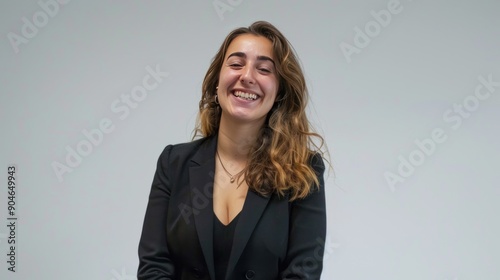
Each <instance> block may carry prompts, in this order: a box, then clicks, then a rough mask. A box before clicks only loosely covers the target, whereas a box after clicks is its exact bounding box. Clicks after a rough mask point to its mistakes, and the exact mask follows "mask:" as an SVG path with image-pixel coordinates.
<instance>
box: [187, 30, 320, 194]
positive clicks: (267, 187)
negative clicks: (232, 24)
mask: <svg viewBox="0 0 500 280" xmlns="http://www.w3.org/2000/svg"><path fill="white" fill-rule="evenodd" d="M243 34H253V35H257V36H263V37H265V38H267V39H269V40H270V41H271V42H272V46H273V54H274V58H275V67H276V72H277V76H278V83H279V86H278V92H277V96H276V102H275V104H274V106H273V107H272V108H271V110H270V112H269V113H268V115H267V118H266V122H265V124H264V126H263V127H262V129H261V130H260V132H259V135H256V137H255V139H251V142H252V143H253V145H252V147H251V148H250V152H249V160H248V165H247V168H246V169H245V172H244V178H245V180H246V183H247V184H248V186H249V187H250V188H251V189H252V190H254V191H255V192H257V193H259V194H261V195H263V196H267V195H270V194H272V193H277V194H278V195H280V196H284V195H285V194H288V195H289V200H290V201H293V200H295V199H298V198H304V197H305V196H307V195H308V194H309V193H310V192H311V191H312V189H313V188H316V187H318V186H319V181H318V177H317V175H316V174H315V172H314V169H313V168H312V166H311V159H312V157H313V156H314V155H315V154H316V153H318V152H319V153H320V154H321V155H322V154H323V153H322V152H321V148H322V146H323V144H324V140H323V138H322V137H321V136H320V135H319V134H317V133H315V132H313V131H312V130H311V125H310V123H309V121H308V119H307V116H306V111H305V109H306V105H307V101H308V96H309V94H308V91H307V86H306V82H305V78H304V74H303V72H302V69H301V66H300V64H299V61H298V59H297V56H296V54H295V51H294V49H293V47H292V46H291V44H290V42H289V41H288V40H287V39H286V38H285V36H283V34H282V33H281V32H280V31H279V30H278V29H277V28H276V27H274V26H273V25H272V24H270V23H268V22H265V21H257V22H255V23H253V24H252V25H250V26H249V27H248V28H247V27H241V28H237V29H235V30H233V31H232V32H230V33H229V34H228V35H227V37H226V38H225V39H224V42H223V43H222V45H221V46H220V48H219V50H218V52H217V54H216V55H215V57H214V58H213V61H212V63H211V64H210V67H209V68H208V71H207V73H206V75H205V78H204V80H203V85H202V97H201V100H200V103H199V114H198V118H197V124H196V128H195V133H194V137H193V139H194V138H196V137H197V136H202V137H209V136H213V135H215V134H216V133H217V132H218V129H219V124H220V119H221V113H222V110H221V108H220V107H219V105H218V104H217V103H216V102H215V95H216V87H217V85H218V83H219V75H220V71H221V68H222V65H223V63H224V58H225V56H226V51H227V49H228V47H229V45H230V44H231V42H232V41H233V40H234V39H235V38H236V37H238V36H240V35H243ZM314 138H316V139H314ZM314 140H319V143H316V142H315V141H314ZM249 141H250V140H249Z"/></svg>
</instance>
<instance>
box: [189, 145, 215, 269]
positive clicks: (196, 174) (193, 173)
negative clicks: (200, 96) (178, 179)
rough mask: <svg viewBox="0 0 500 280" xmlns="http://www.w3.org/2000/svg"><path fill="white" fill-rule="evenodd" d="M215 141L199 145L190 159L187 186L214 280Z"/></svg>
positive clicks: (208, 266)
mask: <svg viewBox="0 0 500 280" xmlns="http://www.w3.org/2000/svg"><path fill="white" fill-rule="evenodd" d="M216 139H217V138H216V137H212V138H209V139H207V141H206V142H204V143H202V144H201V146H200V148H199V149H198V151H197V152H196V153H195V154H194V156H193V158H192V159H191V161H193V162H194V163H195V164H193V166H191V167H190V168H189V185H190V188H191V205H192V207H193V215H194V221H195V226H196V231H197V233H198V238H199V241H200V246H201V249H202V251H203V255H204V257H205V261H206V263H207V269H208V273H209V275H210V278H211V279H215V265H214V257H213V256H214V251H213V232H214V230H213V221H214V220H213V219H214V215H213V184H214V175H215V149H216V144H217V141H216Z"/></svg>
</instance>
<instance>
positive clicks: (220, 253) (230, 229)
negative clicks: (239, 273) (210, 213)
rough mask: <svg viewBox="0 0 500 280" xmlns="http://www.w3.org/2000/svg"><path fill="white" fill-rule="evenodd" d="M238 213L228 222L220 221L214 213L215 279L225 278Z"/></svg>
mask: <svg viewBox="0 0 500 280" xmlns="http://www.w3.org/2000/svg"><path fill="white" fill-rule="evenodd" d="M239 216H240V214H239V213H238V215H236V217H234V219H233V220H232V221H231V222H230V223H229V224H228V225H224V224H223V223H221V221H220V220H219V218H217V215H215V214H214V263H215V279H216V280H224V279H225V278H226V272H227V265H228V262H229V255H230V254H231V248H232V247H233V239H234V230H235V228H236V224H237V223H238V218H239Z"/></svg>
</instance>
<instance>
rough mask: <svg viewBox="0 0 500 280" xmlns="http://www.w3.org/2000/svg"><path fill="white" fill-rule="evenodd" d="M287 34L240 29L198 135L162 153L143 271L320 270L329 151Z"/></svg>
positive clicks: (216, 76)
mask: <svg viewBox="0 0 500 280" xmlns="http://www.w3.org/2000/svg"><path fill="white" fill-rule="evenodd" d="M307 98H308V93H307V88H306V84H305V80H304V75H303V73H302V70H301V68H300V65H299V63H298V60H297V57H296V55H295V54H294V51H293V49H292V47H291V45H290V43H289V42H288V41H287V39H286V38H285V37H284V36H283V35H282V34H281V32H280V31H278V30H277V29H276V28H275V27H274V26H273V25H271V24H270V23H267V22H263V21H259V22H255V23H253V24H252V25H251V26H250V27H248V28H238V29H235V30H233V31H232V32H231V33H229V35H228V36H227V37H226V39H225V40H224V42H223V44H222V46H221V47H220V49H219V51H218V52H217V54H216V55H215V57H214V59H213V62H212V64H211V65H210V67H209V69H208V71H207V74H206V76H205V79H204V81H203V87H202V98H201V101H200V105H199V107H200V112H199V118H198V124H197V130H196V135H198V136H201V138H200V139H198V140H194V141H192V142H189V143H183V144H177V145H169V146H167V147H166V148H165V149H164V151H163V152H162V154H161V155H160V158H159V160H158V165H157V170H156V173H155V176H154V179H153V183H152V188H151V193H150V196H149V203H148V206H147V210H146V216H145V220H144V226H143V231H142V236H141V240H140V244H139V261H140V263H139V269H138V279H139V280H141V279H144V280H146V279H147V280H154V279H212V280H219V279H265V280H269V279H320V275H321V271H322V267H323V264H322V263H323V252H324V240H325V234H326V209H325V192H324V180H323V172H324V169H325V167H324V163H323V159H322V156H321V153H320V151H319V150H320V149H319V148H318V147H317V146H316V145H315V144H314V141H313V139H312V138H313V137H317V138H318V139H319V140H320V141H321V143H322V141H323V139H322V138H321V136H319V135H318V134H316V133H313V132H311V130H310V128H309V122H308V120H307V117H306V113H305V107H306V103H307Z"/></svg>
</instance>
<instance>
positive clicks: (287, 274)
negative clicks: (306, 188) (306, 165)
mask: <svg viewBox="0 0 500 280" xmlns="http://www.w3.org/2000/svg"><path fill="white" fill-rule="evenodd" d="M311 164H312V167H313V169H314V171H315V172H316V176H318V181H319V188H318V189H315V190H314V191H313V192H312V193H311V194H309V195H308V196H307V197H306V198H304V199H299V200H295V201H293V202H292V203H291V209H290V233H289V240H288V249H287V255H286V258H285V262H284V268H283V269H282V270H281V273H280V277H281V278H280V279H320V277H321V271H322V270H323V253H324V249H325V237H326V203H325V186H324V184H325V183H324V179H323V173H324V171H325V165H324V162H323V158H322V157H321V155H320V154H316V155H315V156H314V157H313V158H312V161H311Z"/></svg>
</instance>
